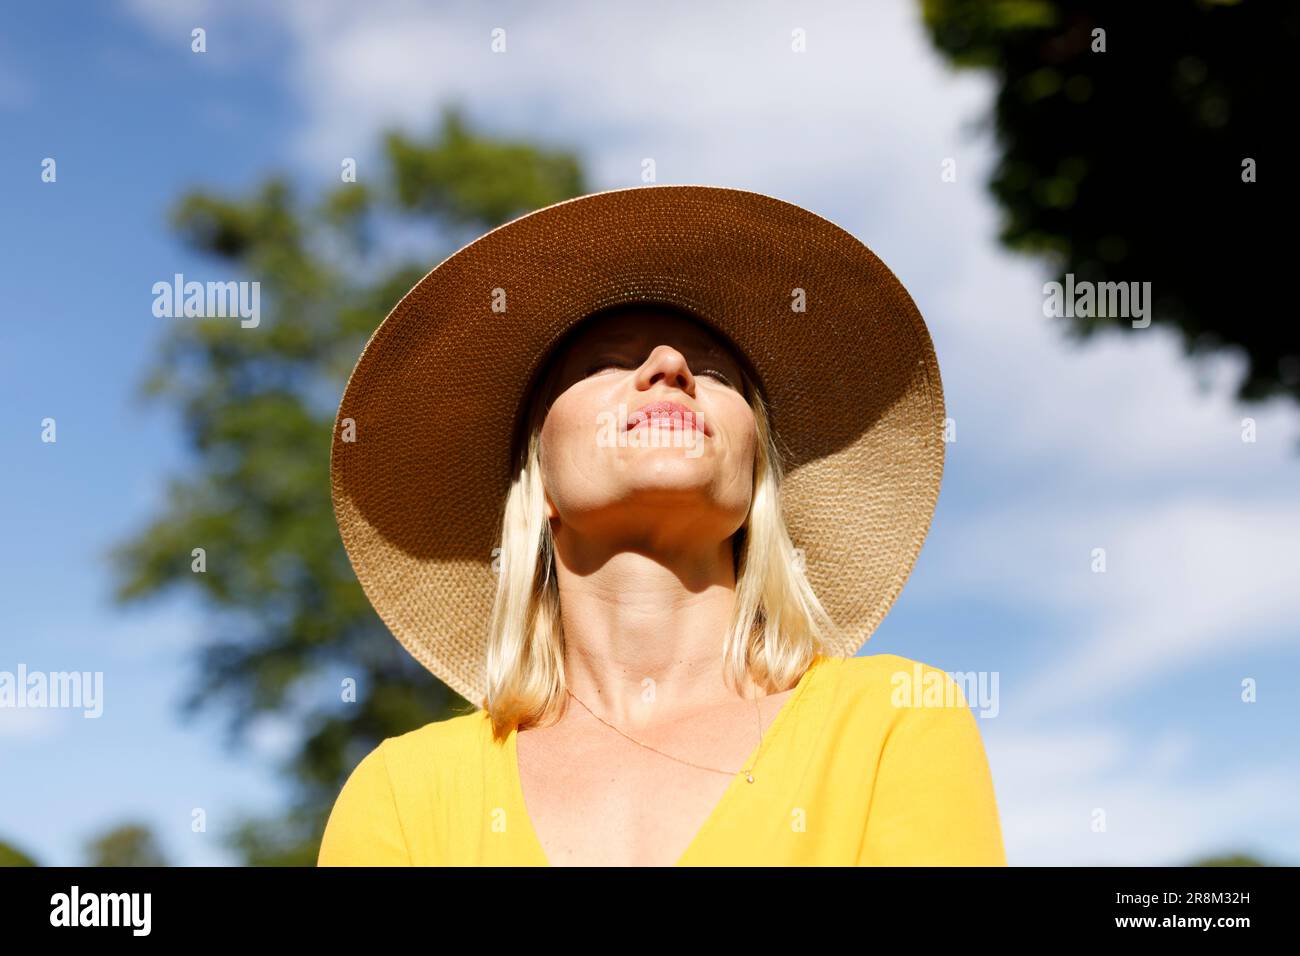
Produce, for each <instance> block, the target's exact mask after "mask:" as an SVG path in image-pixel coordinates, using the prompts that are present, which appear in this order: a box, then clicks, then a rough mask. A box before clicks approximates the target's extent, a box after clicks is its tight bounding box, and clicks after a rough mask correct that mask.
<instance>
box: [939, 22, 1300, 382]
mask: <svg viewBox="0 0 1300 956" xmlns="http://www.w3.org/2000/svg"><path fill="white" fill-rule="evenodd" d="M921 9H922V13H923V18H924V21H925V24H926V26H927V28H928V31H929V34H930V36H931V39H932V40H933V42H934V44H935V45H936V46H937V48H938V49H939V50H940V51H942V53H944V54H945V55H946V57H947V58H948V59H949V60H950V62H952V63H953V64H955V65H956V66H958V67H968V68H975V69H979V70H984V71H987V72H989V73H990V74H991V75H992V77H993V79H994V80H995V82H996V98H995V104H994V109H993V116H992V124H991V125H992V128H993V130H994V132H995V135H996V138H997V144H998V148H999V151H1000V152H999V156H998V159H997V163H996V167H995V169H994V172H993V175H992V180H991V182H990V188H991V190H992V193H993V195H994V197H995V198H996V200H997V203H998V205H999V206H1000V208H1001V210H1002V212H1003V216H1004V220H1003V227H1002V231H1001V239H1002V241H1003V242H1004V243H1005V244H1006V245H1007V246H1008V247H1010V248H1012V249H1015V250H1018V251H1021V252H1025V253H1030V254H1035V255H1041V256H1043V257H1044V259H1045V260H1046V261H1047V262H1049V263H1050V265H1051V266H1052V267H1053V269H1054V270H1055V271H1056V273H1057V276H1058V279H1059V281H1063V277H1064V276H1065V275H1066V274H1067V273H1072V274H1073V275H1074V277H1075V279H1076V280H1088V281H1090V282H1144V281H1149V282H1150V283H1151V294H1152V297H1153V298H1154V302H1155V308H1154V310H1153V316H1152V327H1156V326H1166V327H1169V328H1172V329H1176V330H1177V331H1178V332H1179V333H1180V339H1181V341H1182V343H1183V346H1184V349H1185V351H1186V352H1187V353H1188V354H1190V355H1194V356H1200V355H1207V354H1209V353H1212V352H1216V351H1219V350H1230V351H1232V352H1235V353H1237V354H1239V355H1243V356H1244V357H1245V358H1246V359H1247V366H1246V371H1245V374H1244V376H1243V377H1242V379H1241V381H1240V382H1239V385H1238V392H1237V397H1238V398H1239V399H1242V400H1246V401H1252V400H1261V399H1266V398H1269V397H1271V396H1278V395H1281V396H1289V397H1290V398H1291V399H1292V400H1296V401H1300V324H1297V323H1296V322H1294V321H1293V320H1292V319H1291V318H1290V311H1291V306H1290V297H1289V295H1286V294H1285V293H1284V291H1283V286H1284V283H1285V282H1286V277H1287V276H1288V275H1290V274H1291V272H1292V270H1293V266H1292V263H1291V262H1290V258H1291V251H1292V247H1293V246H1294V243H1293V242H1292V241H1291V240H1290V239H1289V238H1288V237H1289V233H1290V226H1291V217H1292V216H1294V215H1295V210H1296V208H1297V206H1296V201H1295V200H1296V186H1295V177H1293V176H1292V175H1291V172H1290V168H1289V167H1287V166H1286V163H1287V162H1288V160H1289V153H1287V152H1285V151H1281V150H1278V149H1277V148H1275V145H1276V144H1280V142H1281V139H1280V137H1278V136H1277V135H1276V134H1275V133H1274V132H1273V131H1274V130H1276V129H1277V128H1278V127H1280V126H1281V127H1284V126H1286V125H1288V124H1289V122H1290V121H1288V120H1286V119H1285V117H1286V116H1287V115H1290V111H1291V104H1290V102H1289V97H1288V96H1287V91H1289V90H1290V89H1291V82H1292V73H1293V69H1292V66H1291V55H1292V54H1293V53H1294V51H1295V49H1296V47H1297V45H1298V44H1300V6H1297V5H1296V4H1293V3H1237V2H1233V0H1228V2H1223V0H1219V2H1213V0H1191V2H1188V0H1183V2H1177V3H1167V4H1156V5H1153V4H1146V3H1132V2H1114V0H1109V2H1108V0H921ZM1102 44H1104V50H1103V49H1102V48H1101V45H1102ZM1247 160H1253V161H1254V163H1255V164H1256V165H1255V173H1256V177H1257V181H1256V182H1245V181H1243V174H1244V166H1243V164H1244V163H1246V162H1247ZM1100 328H1110V329H1117V330H1122V331H1124V332H1127V333H1134V334H1136V332H1137V331H1138V330H1135V329H1134V328H1133V327H1132V325H1131V324H1130V323H1129V321H1127V320H1123V319H1120V318H1116V317H1110V318H1106V317H1091V318H1089V317H1076V318H1073V319H1068V320H1066V329H1067V331H1068V332H1069V333H1070V334H1072V335H1073V336H1074V337H1075V338H1076V339H1077V340H1082V339H1085V338H1087V337H1089V336H1090V335H1092V334H1093V333H1095V332H1096V331H1097V330H1098V329H1100Z"/></svg>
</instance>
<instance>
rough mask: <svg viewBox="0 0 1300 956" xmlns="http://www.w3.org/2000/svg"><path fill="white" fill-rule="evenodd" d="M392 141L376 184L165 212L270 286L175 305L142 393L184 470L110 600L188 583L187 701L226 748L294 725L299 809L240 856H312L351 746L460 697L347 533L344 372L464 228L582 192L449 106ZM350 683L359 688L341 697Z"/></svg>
mask: <svg viewBox="0 0 1300 956" xmlns="http://www.w3.org/2000/svg"><path fill="white" fill-rule="evenodd" d="M381 154H382V156H383V169H382V172H381V173H380V174H379V175H377V176H375V177H374V178H373V179H370V178H367V177H366V176H364V175H360V176H358V180H359V181H358V182H340V183H339V184H338V185H335V186H333V187H329V188H326V189H324V190H323V191H322V192H321V194H320V195H317V196H315V197H314V198H312V199H304V198H303V197H302V196H300V195H299V194H298V192H297V191H296V190H295V188H294V184H293V182H291V181H290V180H289V179H288V178H287V177H285V176H283V175H274V176H271V177H269V178H268V179H266V181H265V182H263V183H262V184H261V185H260V186H258V187H257V188H255V189H253V190H252V191H251V192H250V193H249V194H248V195H246V196H224V195H215V194H212V193H210V192H207V191H195V192H192V193H190V194H188V195H185V196H184V197H182V198H181V199H180V201H179V202H178V203H177V204H176V206H175V208H174V211H173V215H172V226H173V228H174V229H175V231H176V233H177V235H178V236H179V238H180V239H181V240H182V241H183V242H184V243H185V244H187V245H188V246H189V247H190V248H192V249H195V250H198V251H200V252H201V253H204V254H205V255H207V256H210V257H211V258H212V259H213V260H214V261H215V262H216V263H219V264H220V265H221V266H223V267H224V268H225V269H226V270H227V273H234V275H232V276H231V277H232V278H238V279H241V280H255V281H258V282H260V284H261V306H262V312H263V314H264V317H263V319H262V321H261V322H260V324H258V325H257V326H256V327H248V328H245V327H242V326H241V324H240V322H239V321H238V320H235V319H230V318H203V319H176V320H175V322H176V325H175V327H174V329H173V330H171V331H170V333H169V334H168V336H167V337H166V339H165V342H164V345H163V347H162V350H161V354H160V356H159V360H158V361H157V363H156V365H155V367H154V368H153V370H152V372H151V373H150V375H149V377H148V380H147V381H146V383H145V392H146V394H147V395H149V396H150V397H151V398H152V399H153V400H155V401H159V402H163V403H166V404H168V405H170V406H171V407H173V408H175V409H177V410H179V412H180V414H181V418H182V422H183V427H184V430H185V434H186V437H187V441H188V445H189V447H190V449H191V450H192V452H193V467H192V468H190V469H189V470H188V471H187V473H185V474H183V475H178V476H175V477H174V478H173V479H172V480H171V481H170V483H169V486H168V489H167V496H166V503H165V505H164V506H163V508H162V509H161V512H160V513H159V514H157V515H156V516H155V517H154V518H153V519H152V520H151V521H150V522H149V523H148V525H147V526H146V527H144V528H142V529H140V530H139V532H138V533H136V534H134V535H133V536H132V537H131V539H130V540H127V541H123V542H122V543H121V544H120V546H119V547H118V548H116V549H115V550H114V553H113V555H112V557H113V564H114V567H115V569H116V572H117V574H118V581H117V589H116V594H117V597H118V598H119V599H120V600H121V601H123V602H131V601H137V600H140V599H144V598H146V597H150V596H154V595H159V594H161V593H163V592H184V593H188V594H191V595H195V596H197V597H198V598H199V600H200V601H201V603H202V605H203V606H204V607H205V608H206V609H207V610H208V611H210V612H211V613H209V614H208V615H207V616H206V622H207V624H208V632H207V633H206V634H205V635H204V637H203V644H202V646H201V648H200V650H199V652H198V659H197V661H196V664H197V667H196V671H197V679H196V680H195V682H194V684H193V686H192V687H191V688H190V690H189V693H188V694H187V696H186V698H185V701H184V711H185V713H186V714H187V715H192V714H193V713H195V712H196V711H198V710H199V709H201V708H203V707H206V706H209V705H212V704H214V703H217V702H220V703H221V705H222V706H223V708H224V709H225V711H226V713H227V714H228V715H229V718H230V720H229V725H228V727H229V737H230V742H231V743H236V744H237V743H239V742H241V741H244V740H246V739H247V736H246V735H247V732H248V730H249V728H250V726H251V725H253V724H254V723H255V722H256V721H258V720H259V719H262V718H274V719H276V720H277V721H279V722H282V723H283V722H286V721H287V722H291V725H292V726H293V727H294V728H295V730H296V731H299V730H300V731H301V745H300V746H299V747H298V748H297V750H296V753H294V755H293V756H292V758H291V759H290V760H289V761H288V763H287V765H286V767H285V771H286V773H287V774H288V775H289V777H290V779H291V780H292V781H293V783H294V790H295V798H294V800H293V801H292V804H291V810H290V811H289V812H288V813H286V814H284V815H283V816H278V817H273V818H266V819H256V818H249V819H245V820H243V821H241V822H240V824H239V825H238V826H237V827H236V828H235V829H234V830H233V831H232V832H231V833H230V834H229V839H230V840H231V843H232V845H233V846H234V847H235V848H236V849H237V850H238V851H239V852H240V853H241V854H242V855H243V856H244V858H245V859H246V860H247V861H248V862H250V863H260V864H276V863H280V864H302V863H311V862H314V860H315V854H316V848H317V846H318V842H319V837H320V833H321V830H322V829H323V824H324V820H325V816H326V815H327V814H328V811H329V808H330V806H331V805H332V802H333V799H334V798H335V797H336V796H337V793H338V790H339V788H340V787H341V785H342V782H343V780H344V779H345V778H346V775H347V773H348V772H349V771H350V770H351V769H352V767H353V766H355V764H356V763H357V761H358V760H359V759H360V757H361V756H362V755H364V753H365V752H367V751H368V750H369V749H370V748H372V747H373V746H375V745H376V744H377V743H378V742H379V741H380V740H382V739H383V738H385V737H388V736H392V735H395V734H399V733H404V732H406V731H408V730H411V729H414V728H416V727H418V726H420V725H422V724H424V723H427V722H429V721H431V720H436V719H440V718H443V717H446V716H449V714H450V713H451V708H452V707H455V706H457V705H464V704H465V703H466V702H465V701H463V700H462V699H461V698H460V697H459V695H456V694H455V693H454V692H452V691H451V690H449V689H448V688H447V687H446V686H445V685H442V684H441V683H440V682H438V681H437V680H436V679H434V678H433V677H432V676H431V675H430V674H428V672H427V671H425V670H424V669H423V667H421V666H420V665H419V664H418V663H417V662H415V661H414V660H413V659H412V658H411V657H410V655H409V654H408V653H407V652H406V651H405V650H404V649H403V648H402V647H401V645H400V644H398V642H397V641H396V640H395V639H394V638H393V637H392V636H391V635H390V634H389V632H388V631H387V629H386V628H385V627H384V626H383V624H382V622H380V621H379V619H378V617H377V615H376V614H375V613H374V611H373V609H372V608H371V606H370V604H369V602H368V601H367V600H366V597H365V595H364V594H363V592H362V590H361V587H360V585H359V584H358V583H357V581H356V578H355V576H354V574H353V572H352V568H351V565H350V563H349V562H348V558H347V554H346V552H345V551H344V549H343V545H342V542H341V540H340V538H339V534H338V530H337V527H336V525H335V522H334V516H333V510H332V505H331V499H330V484H329V457H330V443H331V431H332V428H333V424H334V414H335V412H336V410H337V406H338V402H339V399H340V397H341V395H342V389H343V386H344V384H345V383H346V379H347V375H348V373H349V372H350V370H351V368H352V366H353V365H354V364H355V362H356V360H357V358H358V356H359V355H360V353H361V350H362V347H363V346H364V344H365V342H366V340H367V339H368V337H369V336H370V333H371V332H372V331H373V330H374V329H375V327H376V326H377V325H378V324H379V323H380V322H381V321H382V320H383V318H384V317H385V315H386V314H387V313H388V311H389V310H390V309H391V308H392V307H393V306H394V305H395V304H396V303H397V301H398V300H399V299H400V298H401V297H402V295H403V294H404V293H405V292H406V291H407V289H409V288H410V287H411V286H412V285H413V284H414V283H415V282H416V281H417V280H418V279H419V278H420V277H421V276H422V275H424V274H425V273H426V272H427V271H428V270H429V268H431V266H432V265H433V264H434V263H436V262H437V261H440V260H441V259H442V258H443V257H444V256H445V255H446V254H448V253H450V252H451V251H453V250H454V248H456V247H457V246H458V245H459V244H461V242H462V241H463V240H464V239H466V238H467V237H468V236H469V235H471V234H476V233H479V232H483V231H486V230H487V229H489V228H491V227H493V226H496V225H498V224H500V223H501V222H502V221H504V220H507V219H509V218H513V217H515V216H517V215H520V214H522V213H525V212H528V211H530V210H531V209H533V208H536V207H540V206H544V205H548V204H550V203H554V202H558V201H561V200H563V199H568V198H570V197H572V196H575V195H579V194H581V193H582V192H584V191H585V188H584V184H583V177H582V172H581V169H580V166H579V163H578V161H577V159H576V158H575V156H573V155H572V154H571V153H569V152H565V151H562V150H548V149H543V148H539V147H537V146H534V145H530V144H528V143H525V142H517V141H511V140H507V139H501V138H494V137H490V136H485V135H478V134H476V133H474V132H473V131H471V130H470V129H469V128H468V126H467V124H466V122H465V121H464V120H463V118H462V116H461V114H460V112H459V111H458V110H457V109H454V108H451V109H447V110H445V111H444V112H443V114H442V116H441V119H440V122H439V123H438V124H437V125H436V127H435V128H434V130H433V131H432V133H431V134H430V135H429V136H428V137H427V138H412V137H411V136H408V135H407V134H405V133H401V132H390V133H387V134H386V135H385V136H384V138H383V142H382V150H381ZM197 548H202V549H203V559H204V561H205V562H206V570H204V571H203V572H201V573H200V572H196V571H195V570H193V569H192V568H193V561H194V549H197ZM346 678H352V679H354V680H355V681H356V694H357V697H356V700H355V702H344V701H343V700H342V699H341V698H342V696H343V695H342V694H341V692H340V687H341V682H342V681H343V680H344V679H346Z"/></svg>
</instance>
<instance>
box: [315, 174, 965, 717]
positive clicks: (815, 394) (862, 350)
mask: <svg viewBox="0 0 1300 956" xmlns="http://www.w3.org/2000/svg"><path fill="white" fill-rule="evenodd" d="M800 290H802V292H800ZM801 299H802V303H801V301H800V300H801ZM640 301H644V302H656V303H662V304H666V305H671V306H677V307H678V308H682V309H686V310H687V311H689V312H691V313H693V314H694V315H696V316H698V317H699V318H700V319H701V320H702V321H704V322H705V323H706V324H708V325H710V326H712V327H713V328H714V329H715V330H717V331H719V332H721V333H722V334H723V335H724V336H725V337H726V338H727V339H730V340H731V341H732V342H733V343H734V344H735V345H736V346H737V347H738V349H739V350H740V352H741V353H743V356H744V358H745V359H747V360H748V363H749V365H750V366H751V368H752V370H753V371H754V372H756V373H757V375H758V378H759V380H760V382H761V383H762V387H763V391H764V394H765V395H766V396H767V399H768V402H769V404H770V407H771V413H772V416H771V420H772V424H773V427H774V428H775V429H776V431H777V433H778V435H779V437H780V443H781V444H782V445H783V446H784V449H783V452H784V453H786V454H787V455H788V457H787V459H786V460H785V468H786V473H787V477H786V482H785V485H784V494H783V498H784V509H785V519H786V524H787V527H788V528H789V531H790V535H791V538H792V539H793V541H794V545H795V547H797V548H801V549H802V550H803V553H804V560H805V567H806V573H807V576H808V578H809V581H810V583H811V584H812V586H813V588H814V590H815V591H816V592H817V595H818V597H819V598H820V600H821V601H822V604H823V606H824V607H825V608H826V610H827V612H828V613H829V614H830V616H831V618H832V620H833V621H834V622H835V623H836V625H838V627H839V629H840V630H841V632H842V633H841V636H840V640H839V641H838V643H836V644H834V645H833V646H832V647H831V648H830V651H831V652H832V653H834V654H838V655H842V656H851V655H853V654H854V653H855V652H856V651H857V650H858V649H859V648H860V647H861V646H862V644H863V643H864V642H865V641H866V640H867V638H868V637H870V635H871V633H872V631H874V630H875V628H876V626H877V625H878V624H879V623H880V621H881V619H882V618H883V617H884V616H885V614H886V612H887V611H888V610H889V608H890V607H891V606H892V604H893V602H894V599H895V598H896V597H897V596H898V593H899V591H900V590H901V589H902V586H903V583H904V582H905V581H906V579H907V576H908V574H909V573H910V572H911V570H912V565H913V563H914V562H915V560H916V557H917V554H918V553H919V551H920V550H921V545H922V543H923V542H924V540H925V536H926V533H927V531H928V530H929V527H930V520H931V518H932V516H933V514H934V507H935V503H936V500H937V498H938V495H939V483H940V478H941V476H942V474H943V459H944V441H943V424H944V404H943V390H942V386H941V383H940V380H939V366H938V363H937V361H936V358H935V353H934V346H933V344H932V343H931V341H930V335H929V333H928V331H927V330H926V327H925V323H924V320H923V319H922V318H921V315H920V313H919V312H918V311H917V308H916V305H915V304H914V303H913V302H912V299H911V297H910V296H909V295H908V293H907V291H906V290H905V289H904V288H903V286H902V284H900V283H899V281H898V279H897V278H896V277H895V276H894V274H893V273H892V272H890V270H889V269H888V268H887V267H886V266H885V264H884V263H883V262H881V261H880V260H879V259H878V258H876V256H875V255H874V254H873V253H872V252H871V251H870V250H869V249H867V248H866V246H864V245H863V244H862V243H861V242H859V241H858V240H857V239H855V238H854V237H853V236H851V235H850V234H849V233H847V232H845V231H844V230H843V229H841V228H840V227H839V226H836V225H834V224H833V223H831V222H828V221H827V220H825V219H823V218H821V217H819V216H817V215H814V214H813V213H811V212H808V211H807V210H805V209H802V208H800V207H798V206H795V205H791V204H790V203H787V202H783V201H781V200H779V199H773V198H771V197H769V196H764V195H760V194H758V193H753V192H745V191H742V190H738V189H723V188H717V187H711V186H643V187H635V188H630V189H615V190H610V191H608V192H600V193H594V194H591V195H587V196H581V197H578V198H576V199H571V200H568V201H565V202H561V203H557V204H556V205H553V206H548V207H546V208H544V209H540V210H538V211H536V212H533V213H530V214H528V215H526V216H522V217H521V218H518V219H515V220H513V221H512V222H509V223H506V224H505V225H502V226H499V227H497V228H496V229H493V230H492V231H490V232H488V233H487V234H486V235H484V236H482V237H480V238H479V239H477V240H475V241H474V242H471V243H470V244H469V245H467V246H465V247H464V248H463V249H461V250H460V251H459V252H457V253H455V254H454V255H452V256H451V257H449V258H448V259H446V260H445V261H444V262H442V263H441V264H440V265H439V266H437V268H435V269H434V270H433V271H432V272H430V273H429V274H428V275H426V276H425V277H424V278H423V279H421V280H420V281H419V282H418V283H417V284H416V285H415V287H414V288H412V289H411V290H410V291H409V292H408V293H407V294H406V295H405V296H404V297H403V298H402V300H401V301H400V302H399V303H397V306H396V307H395V308H394V309H393V310H392V312H391V313H390V314H389V315H388V317H387V318H386V319H385V320H384V321H383V323H382V324H381V325H380V326H379V328H377V329H376V330H375V332H374V334H373V335H372V336H371V338H370V341H369V342H368V343H367V344H366V347H365V350H364V351H363V352H362V354H361V358H360V360H359V361H358V362H357V365H356V368H355V369H353V371H352V375H351V377H350V378H349V380H348V384H347V389H346V390H345V392H344V394H343V400H342V402H341V403H340V405H339V411H338V417H337V420H336V421H335V430H334V442H333V450H332V453H331V461H330V469H331V480H332V484H333V500H334V513H335V516H336V518H337V519H338V524H339V530H340V532H341V534H342V537H343V542H344V545H345V546H346V548H347V552H348V555H349V557H350V558H351V561H352V565H353V568H354V569H355V570H356V574H357V579H358V580H359V581H360V582H361V586H362V588H363V589H364V590H365V593H366V595H367V597H368V598H369V599H370V601H371V603H372V604H373V605H374V607H375V609H376V611H378V613H379V616H380V618H382V619H383V621H384V623H385V624H386V625H387V626H388V627H389V629H390V630H391V631H392V632H393V634H394V636H396V637H397V639H398V640H399V641H400V642H401V643H402V645H403V646H404V647H405V648H406V649H407V650H408V651H410V653H411V654H413V655H414V656H415V657H416V659H417V660H419V661H420V663H422V664H423V665H424V666H425V667H426V668H428V669H429V670H430V671H431V672H432V673H433V674H435V675H436V676H437V677H438V678H440V679H441V680H442V681H443V682H445V683H446V684H447V685H448V686H450V687H451V688H452V689H454V690H455V691H456V692H457V693H459V694H461V695H462V696H464V697H465V698H467V699H468V700H470V701H471V702H473V703H475V704H480V705H481V704H482V701H483V698H484V694H485V680H484V677H485V675H484V659H485V647H486V640H487V629H488V621H489V618H490V616H491V609H492V602H493V597H494V594H495V588H496V584H497V576H496V574H495V573H494V571H493V569H492V561H493V558H494V555H493V549H494V548H496V547H498V546H499V544H500V528H501V518H502V514H503V505H504V502H505V497H506V493H507V491H508V490H509V486H510V481H511V477H512V474H511V471H512V455H511V450H512V443H513V439H514V434H515V429H516V423H517V422H518V421H519V420H520V418H521V415H522V412H523V410H524V409H525V407H526V405H527V401H528V394H529V389H530V388H531V387H532V384H533V377H534V376H535V375H536V374H537V373H538V371H539V370H540V369H541V367H542V366H543V364H544V363H545V360H546V358H547V357H548V355H547V353H548V351H549V350H550V348H551V346H552V345H554V344H555V342H556V340H557V339H558V338H559V337H560V336H562V335H563V334H564V333H565V332H566V331H567V330H569V329H570V328H572V327H573V326H574V325H575V324H576V323H578V322H579V321H581V320H582V319H583V318H585V317H586V316H588V315H590V314H591V313H593V312H595V311H597V310H599V309H602V308H604V307H606V306H611V305H616V304H619V303H626V302H640ZM502 304H504V310H502ZM800 304H802V305H803V307H804V309H803V311H799V310H798V309H799V306H800Z"/></svg>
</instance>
